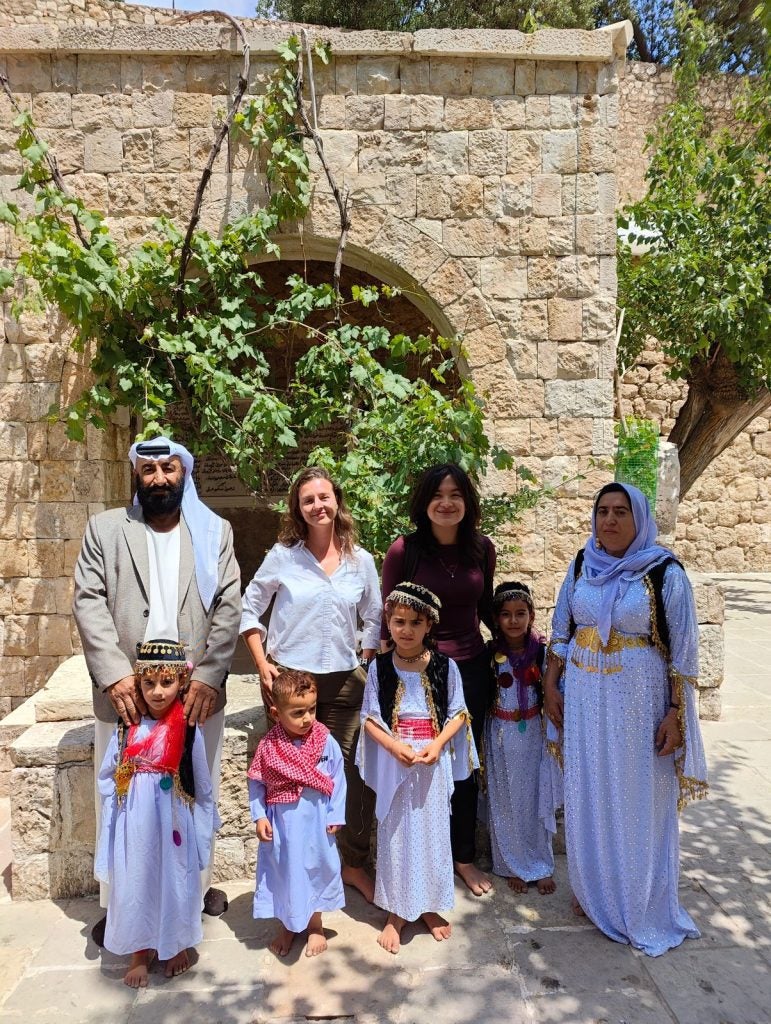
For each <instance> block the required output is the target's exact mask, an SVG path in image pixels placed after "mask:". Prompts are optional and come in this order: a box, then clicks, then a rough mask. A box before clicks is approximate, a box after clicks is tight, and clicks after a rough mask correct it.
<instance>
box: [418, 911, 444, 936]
mask: <svg viewBox="0 0 771 1024" xmlns="http://www.w3.org/2000/svg"><path fill="white" fill-rule="evenodd" d="M420 916H421V918H422V919H423V924H424V925H425V926H426V928H428V930H429V931H430V932H431V934H432V935H433V936H434V938H435V939H436V941H437V942H442V941H443V940H444V939H449V937H450V936H451V935H452V925H451V924H450V922H449V921H445V919H444V918H443V917H440V916H439V914H433V913H430V912H429V913H428V914H421V915H420Z"/></svg>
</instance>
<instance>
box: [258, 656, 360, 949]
mask: <svg viewBox="0 0 771 1024" xmlns="http://www.w3.org/2000/svg"><path fill="white" fill-rule="evenodd" d="M316 696H317V694H316V682H315V680H314V678H313V676H312V675H310V673H308V672H295V671H291V670H287V671H284V672H282V673H281V674H280V675H279V676H278V677H277V678H276V679H275V680H274V682H273V691H272V704H271V707H270V712H271V715H272V716H273V717H274V719H276V725H274V726H273V728H272V729H271V730H270V731H269V732H268V733H267V735H266V736H264V737H263V739H262V740H261V741H260V744H259V746H258V747H257V751H256V753H255V755H254V760H253V761H252V764H251V767H250V768H249V771H248V773H247V774H248V776H249V805H250V810H251V814H252V820H253V821H255V822H256V823H257V838H258V839H259V840H260V847H259V852H258V855H257V888H256V891H255V894H254V916H255V917H256V918H263V917H275V918H278V920H279V921H280V922H281V927H280V928H279V930H278V932H277V933H276V936H275V938H274V940H273V942H272V943H271V945H270V948H271V950H272V952H274V953H275V954H276V955H277V956H286V955H287V953H288V952H289V949H290V947H291V945H292V942H293V941H294V938H295V935H297V934H298V933H299V932H302V931H306V930H307V933H308V942H307V945H306V947H305V955H306V956H317V955H318V954H319V953H323V952H324V950H325V949H326V948H327V940H326V937H325V936H324V930H323V928H322V924H321V914H322V911H326V910H339V909H340V908H341V907H343V906H344V905H345V897H344V895H343V882H342V878H341V874H340V857H339V855H338V852H337V844H336V842H335V838H334V836H335V833H336V832H337V831H338V829H339V828H340V827H341V826H342V825H344V824H345V775H344V772H343V755H342V751H341V750H340V747H339V746H338V744H337V741H336V740H335V739H333V737H332V736H331V735H330V733H329V730H328V729H327V728H326V726H324V725H322V724H321V722H317V721H316Z"/></svg>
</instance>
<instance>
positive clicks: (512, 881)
mask: <svg viewBox="0 0 771 1024" xmlns="http://www.w3.org/2000/svg"><path fill="white" fill-rule="evenodd" d="M506 884H507V885H508V887H509V888H510V889H511V891H512V892H518V893H524V892H527V882H526V881H525V880H524V878H520V877H519V875H512V876H511V878H507V879H506Z"/></svg>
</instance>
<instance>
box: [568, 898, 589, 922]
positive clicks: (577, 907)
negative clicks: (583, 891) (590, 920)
mask: <svg viewBox="0 0 771 1024" xmlns="http://www.w3.org/2000/svg"><path fill="white" fill-rule="evenodd" d="M570 909H571V910H572V911H573V913H574V914H575V915H576V917H586V911H585V910H584V908H583V907H582V906H581V904H580V903H579V902H578V897H577V896H572V897H571V898H570Z"/></svg>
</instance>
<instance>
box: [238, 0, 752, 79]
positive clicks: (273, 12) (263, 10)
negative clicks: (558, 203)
mask: <svg viewBox="0 0 771 1024" xmlns="http://www.w3.org/2000/svg"><path fill="white" fill-rule="evenodd" d="M692 6H693V8H694V9H695V10H696V12H697V13H698V15H699V16H700V17H701V19H702V20H703V21H704V22H705V23H706V24H707V25H708V26H710V34H709V38H708V45H707V46H706V47H705V49H704V52H703V53H702V54H701V57H700V63H701V67H702V70H704V71H738V72H757V71H758V70H759V69H760V67H761V66H762V64H763V61H764V59H765V54H766V52H767V48H768V31H767V30H768V25H767V24H765V21H764V12H765V11H767V9H768V8H767V5H764V4H762V3H760V4H759V3H758V0H692ZM256 13H257V16H258V17H260V18H281V19H283V20H285V21H298V22H309V23H311V24H314V25H329V26H333V27H341V28H349V29H382V30H386V31H407V32H414V31H416V30H418V29H422V28H501V29H519V30H520V31H524V32H530V31H533V30H534V29H536V28H539V27H547V26H548V27H549V28H583V29H591V28H595V27H597V26H599V25H609V24H611V23H612V22H615V21H621V20H623V19H625V18H628V19H629V20H630V21H631V22H632V26H633V29H634V42H633V44H632V48H631V50H630V57H632V59H635V60H643V61H653V62H655V63H658V64H671V63H672V62H673V61H675V60H676V59H677V58H678V55H679V54H680V52H681V49H682V46H683V40H682V38H681V36H680V32H679V29H678V27H677V23H676V19H675V0H362V2H361V3H352V2H351V0H257V11H256Z"/></svg>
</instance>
